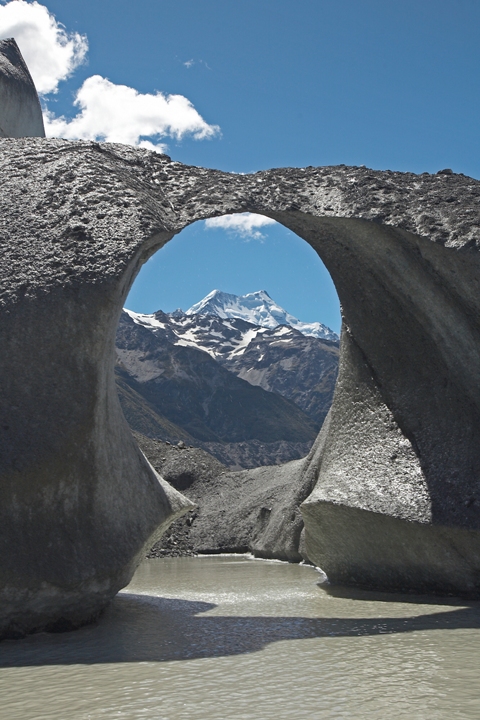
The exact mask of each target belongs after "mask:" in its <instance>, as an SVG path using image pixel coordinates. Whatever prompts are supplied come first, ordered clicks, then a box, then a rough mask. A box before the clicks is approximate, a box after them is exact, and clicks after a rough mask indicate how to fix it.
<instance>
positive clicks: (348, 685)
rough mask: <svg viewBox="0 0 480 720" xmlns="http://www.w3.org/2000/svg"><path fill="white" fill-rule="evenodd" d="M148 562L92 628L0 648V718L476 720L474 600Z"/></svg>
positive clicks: (240, 563)
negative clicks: (392, 593)
mask: <svg viewBox="0 0 480 720" xmlns="http://www.w3.org/2000/svg"><path fill="white" fill-rule="evenodd" d="M319 579H320V575H319V574H318V573H317V571H316V570H314V569H313V568H311V567H306V566H298V565H288V564H285V563H278V562H266V561H261V560H254V559H252V558H249V557H247V556H217V557H200V558H167V559H158V560H148V561H145V562H144V563H143V565H141V566H140V568H139V569H138V571H137V573H136V575H135V577H134V579H133V581H132V583H131V584H130V585H129V587H128V588H126V589H125V590H124V591H123V592H122V593H120V595H119V596H118V597H117V598H116V599H115V601H114V602H113V603H112V605H111V607H110V608H109V609H108V610H107V611H106V613H105V614H104V616H103V617H102V619H101V620H100V621H99V622H98V623H97V624H96V625H92V626H89V627H85V628H82V629H81V630H78V631H77V632H71V633H63V634H56V635H52V634H45V633H42V634H39V635H34V636H30V637H28V638H26V639H24V640H17V641H13V640H8V641H5V642H3V643H0V667H1V669H0V718H1V719H2V720H44V719H45V720H47V719H48V720H100V719H102V720H116V719H117V718H121V719H122V720H137V719H138V720H140V718H141V719H142V720H143V718H145V719H147V718H148V720H197V719H198V720H216V719H217V718H218V719H220V718H221V720H257V719H258V720H269V719H270V718H272V719H273V718H275V719H276V720H281V719H283V718H288V719H289V720H291V719H292V718H295V719H296V720H314V719H317V718H318V719H319V720H320V719H321V720H328V719H330V718H362V719H363V718H368V719H369V720H374V719H377V718H378V719H379V720H380V719H381V720H385V718H387V719H395V718H409V719H410V720H411V719H415V720H437V719H438V720H440V719H442V720H444V719H445V720H452V719H453V718H475V720H478V719H479V718H480V603H478V602H476V603H465V602H462V601H460V600H446V599H443V600H442V599H439V598H431V597H430V598H419V597H411V596H410V597H409V596H389V595H380V594H373V593H370V594H369V593H362V592H357V593H352V592H349V591H347V590H344V591H342V590H341V589H336V590H335V591H334V590H332V589H329V588H328V586H325V585H319V584H318V581H319Z"/></svg>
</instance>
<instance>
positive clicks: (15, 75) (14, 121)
mask: <svg viewBox="0 0 480 720" xmlns="http://www.w3.org/2000/svg"><path fill="white" fill-rule="evenodd" d="M0 137H45V129H44V127H43V117H42V109H41V107H40V103H39V101H38V95H37V91H36V90H35V85H34V84H33V80H32V78H31V75H30V73H29V72H28V68H27V66H26V65H25V61H24V59H23V57H22V55H21V53H20V50H19V49H18V45H17V43H16V42H15V40H14V39H13V38H9V39H8V40H0Z"/></svg>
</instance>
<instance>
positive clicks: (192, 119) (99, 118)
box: [45, 75, 220, 151]
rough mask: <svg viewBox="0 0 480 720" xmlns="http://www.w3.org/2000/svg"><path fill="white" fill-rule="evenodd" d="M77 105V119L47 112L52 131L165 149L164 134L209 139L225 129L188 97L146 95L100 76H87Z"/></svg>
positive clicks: (69, 136)
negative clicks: (204, 115) (210, 121)
mask: <svg viewBox="0 0 480 720" xmlns="http://www.w3.org/2000/svg"><path fill="white" fill-rule="evenodd" d="M74 104H75V106H76V107H78V108H79V109H80V112H79V113H78V115H76V116H75V117H74V118H73V119H71V120H67V119H65V118H64V117H60V118H56V117H55V116H54V115H53V114H52V113H49V112H47V113H46V118H45V120H46V122H45V130H46V133H47V135H49V136H50V137H64V138H67V139H69V140H73V139H78V138H80V139H84V140H98V139H100V140H106V141H108V142H120V143H126V144H128V145H138V146H140V147H147V148H149V149H151V150H160V151H163V150H164V149H165V145H163V144H159V142H158V140H159V139H160V138H162V137H172V138H175V139H177V140H181V139H182V138H183V137H185V135H191V136H192V137H193V138H194V139H195V140H204V139H206V138H212V137H214V136H215V135H217V134H218V133H219V131H220V129H219V128H218V126H216V125H209V124H208V123H206V122H205V120H204V119H203V118H202V117H201V115H200V114H199V113H198V112H197V111H196V110H195V108H194V107H193V105H192V103H191V102H190V101H189V100H187V98H186V97H183V95H163V94H162V93H160V92H158V93H155V95H149V94H145V95H142V94H141V93H139V92H137V91H136V90H134V89H133V88H131V87H128V86H126V85H115V84H114V83H112V82H110V81H109V80H107V79H106V78H103V77H101V76H100V75H93V76H92V77H89V78H87V80H85V82H84V83H83V85H82V87H81V88H80V90H79V91H78V93H77V96H76V99H75V102H74ZM147 138H150V140H147ZM152 140H154V142H152Z"/></svg>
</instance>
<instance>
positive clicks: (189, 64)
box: [182, 58, 212, 70]
mask: <svg viewBox="0 0 480 720" xmlns="http://www.w3.org/2000/svg"><path fill="white" fill-rule="evenodd" d="M182 65H184V66H185V67H186V68H187V70H190V68H191V67H193V66H194V65H203V66H204V67H206V68H207V70H211V69H212V68H211V67H210V65H209V64H208V63H207V62H205V60H195V59H194V58H190V60H186V61H185V62H184V63H182Z"/></svg>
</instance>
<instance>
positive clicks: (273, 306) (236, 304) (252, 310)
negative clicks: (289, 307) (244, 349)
mask: <svg viewBox="0 0 480 720" xmlns="http://www.w3.org/2000/svg"><path fill="white" fill-rule="evenodd" d="M185 314H186V315H216V316H217V317H220V318H224V319H226V318H235V319H238V320H245V321H246V322H249V323H252V325H258V326H260V327H265V328H270V329H273V328H276V327H278V325H290V327H293V328H295V329H296V330H298V331H299V332H301V333H302V335H307V336H311V337H316V338H322V339H325V340H333V341H334V342H338V339H339V338H338V335H337V334H336V333H334V332H333V330H330V328H328V327H327V326H326V325H323V324H322V323H320V322H314V323H304V322H302V321H301V320H298V318H296V317H294V316H293V315H290V313H288V312H287V311H286V310H284V309H283V308H282V307H280V305H277V303H276V302H275V301H274V300H272V298H271V297H270V295H269V294H268V293H267V292H266V291H265V290H257V292H253V293H247V294H246V295H232V294H230V293H225V292H222V291H221V290H212V292H211V293H209V294H208V295H207V296H206V297H204V298H203V300H200V302H198V303H196V304H195V305H192V307H191V308H189V309H188V310H187V311H186V313H185Z"/></svg>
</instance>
